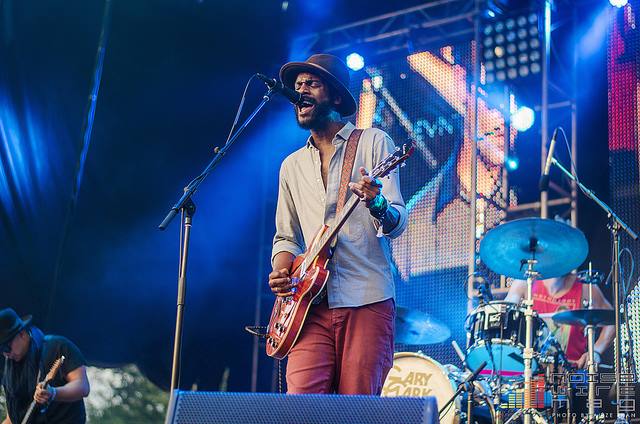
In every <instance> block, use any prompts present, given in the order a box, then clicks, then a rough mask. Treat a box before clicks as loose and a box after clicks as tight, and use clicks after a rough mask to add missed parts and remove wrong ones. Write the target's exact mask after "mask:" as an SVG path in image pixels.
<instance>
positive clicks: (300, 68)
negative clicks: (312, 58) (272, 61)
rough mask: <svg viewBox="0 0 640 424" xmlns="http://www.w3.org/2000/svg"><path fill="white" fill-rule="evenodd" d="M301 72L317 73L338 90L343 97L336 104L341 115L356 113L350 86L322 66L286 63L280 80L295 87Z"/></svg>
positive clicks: (292, 87)
mask: <svg viewBox="0 0 640 424" xmlns="http://www.w3.org/2000/svg"><path fill="white" fill-rule="evenodd" d="M301 72H309V73H312V74H317V75H318V76H320V77H322V78H323V79H324V80H325V81H326V82H327V83H328V84H330V85H331V86H332V87H333V88H334V89H335V90H336V91H337V92H338V94H339V95H340V97H341V98H342V103H340V104H339V105H337V106H336V110H337V111H338V113H340V115H341V116H351V115H353V114H354V113H356V99H355V98H354V97H353V94H351V92H350V91H349V88H348V87H345V86H344V84H342V83H341V82H340V81H339V80H338V79H337V78H336V77H335V76H333V74H332V73H330V72H327V70H325V69H324V68H323V67H322V66H318V65H316V64H314V63H307V62H289V63H285V64H284V65H283V66H282V68H280V81H282V83H283V84H284V85H285V86H286V87H289V88H291V89H294V84H295V81H296V78H297V77H298V74H300V73H301Z"/></svg>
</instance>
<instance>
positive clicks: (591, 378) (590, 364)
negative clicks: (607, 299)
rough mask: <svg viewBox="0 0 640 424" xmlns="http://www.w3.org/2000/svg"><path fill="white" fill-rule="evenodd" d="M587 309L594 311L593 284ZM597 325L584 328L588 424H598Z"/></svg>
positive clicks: (586, 419)
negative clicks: (596, 405)
mask: <svg viewBox="0 0 640 424" xmlns="http://www.w3.org/2000/svg"><path fill="white" fill-rule="evenodd" d="M589 277H591V262H589ZM587 309H593V284H589V304H588V306H587ZM595 330H596V328H595V325H593V324H590V325H587V326H586V327H585V328H584V332H585V335H586V336H587V354H588V356H589V359H588V360H587V370H588V374H587V375H588V387H589V392H588V396H587V405H588V407H589V410H588V412H587V416H586V417H584V418H583V419H582V420H581V422H587V423H589V424H594V423H595V422H596V408H595V402H596V378H597V377H598V364H596V360H595Z"/></svg>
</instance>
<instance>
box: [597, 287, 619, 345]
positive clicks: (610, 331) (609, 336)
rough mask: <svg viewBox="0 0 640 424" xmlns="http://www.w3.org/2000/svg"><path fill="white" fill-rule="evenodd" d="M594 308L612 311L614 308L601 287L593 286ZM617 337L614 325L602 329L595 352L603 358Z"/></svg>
mask: <svg viewBox="0 0 640 424" xmlns="http://www.w3.org/2000/svg"><path fill="white" fill-rule="evenodd" d="M593 307H594V308H596V309H611V310H613V306H611V303H609V301H608V300H607V299H606V298H605V297H604V294H603V293H602V290H600V287H598V286H596V285H594V286H593ZM615 336H616V327H615V326H614V325H607V326H605V327H602V330H601V331H600V336H599V337H598V340H596V344H595V350H596V352H598V353H599V354H600V356H602V354H603V353H604V352H605V351H606V350H607V348H608V347H609V346H610V345H611V342H613V339H614V338H615Z"/></svg>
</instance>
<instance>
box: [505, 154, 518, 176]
mask: <svg viewBox="0 0 640 424" xmlns="http://www.w3.org/2000/svg"><path fill="white" fill-rule="evenodd" d="M504 166H505V167H506V168H507V171H509V172H510V171H515V170H516V169H518V167H519V166H520V159H518V157H517V156H515V155H513V154H509V156H507V159H506V160H505V161H504Z"/></svg>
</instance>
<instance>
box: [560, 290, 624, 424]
mask: <svg viewBox="0 0 640 424" xmlns="http://www.w3.org/2000/svg"><path fill="white" fill-rule="evenodd" d="M589 302H590V305H592V302H591V299H590V300H589ZM553 320H554V321H555V322H556V323H557V324H566V325H577V326H581V327H584V331H585V334H586V336H587V354H588V357H589V359H588V360H587V369H588V376H589V378H588V396H587V406H588V408H589V412H588V414H587V416H586V417H585V419H586V422H587V423H589V424H593V423H595V422H596V413H595V399H596V378H597V373H598V364H596V361H595V349H594V346H595V328H596V327H597V326H604V325H612V324H613V323H614V322H615V313H614V312H613V311H612V310H609V309H576V310H573V311H563V312H558V313H557V314H555V315H553ZM585 419H583V420H582V422H585Z"/></svg>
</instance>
